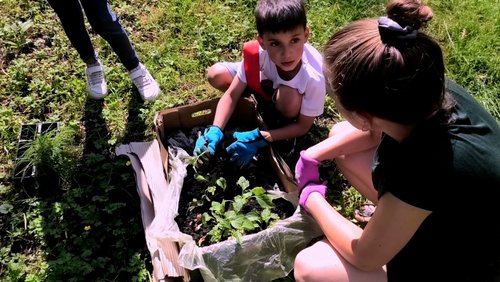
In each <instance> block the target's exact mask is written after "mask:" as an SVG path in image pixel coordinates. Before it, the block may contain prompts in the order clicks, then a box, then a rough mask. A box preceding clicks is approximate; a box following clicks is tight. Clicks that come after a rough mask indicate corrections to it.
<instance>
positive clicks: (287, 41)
mask: <svg viewBox="0 0 500 282" xmlns="http://www.w3.org/2000/svg"><path fill="white" fill-rule="evenodd" d="M257 39H258V40H259V43H260V45H261V46H262V48H263V49H264V50H267V53H268V54H269V58H270V59H271V60H272V61H273V63H275V64H276V66H277V67H278V68H279V69H281V70H282V71H285V72H289V71H293V70H295V69H296V68H297V66H299V64H300V62H301V59H302V53H303V51H304V44H305V43H306V42H307V40H308V39H309V28H303V27H301V26H298V27H296V28H295V29H293V30H289V31H285V32H279V33H271V32H265V33H264V34H263V35H262V37H261V36H258V37H257Z"/></svg>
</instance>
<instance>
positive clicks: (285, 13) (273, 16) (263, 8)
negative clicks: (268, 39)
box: [255, 0, 307, 36]
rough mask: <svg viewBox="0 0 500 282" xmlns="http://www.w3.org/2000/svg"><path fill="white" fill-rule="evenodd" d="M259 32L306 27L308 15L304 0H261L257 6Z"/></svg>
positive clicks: (283, 30)
mask: <svg viewBox="0 0 500 282" xmlns="http://www.w3.org/2000/svg"><path fill="white" fill-rule="evenodd" d="M255 23H256V25H257V32H258V33H259V35H260V36H262V35H263V34H264V33H265V32H271V33H277V32H285V31H289V30H293V29H295V28H297V27H298V26H302V27H304V28H306V26H307V17H306V9H305V5H304V1H303V0H259V1H258V2H257V7H256V8H255Z"/></svg>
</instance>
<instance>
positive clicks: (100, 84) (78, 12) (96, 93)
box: [48, 0, 107, 99]
mask: <svg viewBox="0 0 500 282" xmlns="http://www.w3.org/2000/svg"><path fill="white" fill-rule="evenodd" d="M48 2H49V4H50V6H51V7H52V9H53V10H54V12H55V13H56V15H57V17H58V18H59V20H60V22H61V25H62V27H63V29H64V32H65V33H66V36H67V37H68V39H69V41H70V42H71V45H73V47H74V48H75V49H76V51H77V52H78V54H79V55H80V58H81V59H82V60H83V62H85V64H86V67H85V74H86V79H87V91H88V93H89V96H90V97H91V98H94V99H102V98H104V96H106V94H107V85H106V80H105V78H104V69H103V66H102V65H101V63H100V62H99V59H98V56H97V53H96V52H95V50H94V46H93V45H92V41H91V40H90V36H89V34H88V31H87V29H86V27H85V21H84V20H85V19H84V16H83V12H82V6H81V5H80V2H79V1H78V0H48Z"/></svg>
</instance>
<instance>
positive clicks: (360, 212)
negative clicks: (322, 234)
mask: <svg viewBox="0 0 500 282" xmlns="http://www.w3.org/2000/svg"><path fill="white" fill-rule="evenodd" d="M376 208H377V207H376V206H375V205H374V204H372V203H365V204H362V205H361V206H360V207H359V208H358V209H356V210H355V211H354V218H356V220H357V221H359V222H362V223H367V222H368V221H370V219H371V217H372V216H373V213H374V212H375V209H376Z"/></svg>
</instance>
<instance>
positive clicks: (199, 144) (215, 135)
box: [193, 125, 224, 156]
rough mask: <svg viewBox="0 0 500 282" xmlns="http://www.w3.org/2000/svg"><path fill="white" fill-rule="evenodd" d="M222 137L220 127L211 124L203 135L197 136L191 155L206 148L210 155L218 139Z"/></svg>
mask: <svg viewBox="0 0 500 282" xmlns="http://www.w3.org/2000/svg"><path fill="white" fill-rule="evenodd" d="M222 139H224V133H222V130H221V129H220V127H218V126H216V125H212V126H210V127H208V128H206V129H205V132H204V133H203V135H201V136H200V137H198V139H197V140H196V144H195V146H194V151H193V156H196V155H199V154H201V153H203V152H205V151H206V150H208V152H209V153H210V156H213V155H214V154H215V149H216V148H217V145H218V144H219V142H220V141H222Z"/></svg>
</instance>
